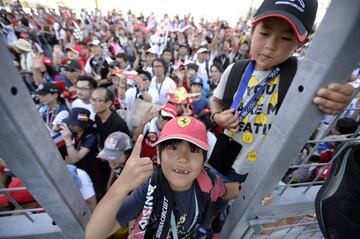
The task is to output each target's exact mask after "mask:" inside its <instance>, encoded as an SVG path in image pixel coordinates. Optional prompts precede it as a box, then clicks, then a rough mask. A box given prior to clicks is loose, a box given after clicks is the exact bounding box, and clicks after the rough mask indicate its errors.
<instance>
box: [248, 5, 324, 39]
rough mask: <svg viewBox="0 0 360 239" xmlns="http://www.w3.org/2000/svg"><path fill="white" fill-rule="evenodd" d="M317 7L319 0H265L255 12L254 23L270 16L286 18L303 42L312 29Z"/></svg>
mask: <svg viewBox="0 0 360 239" xmlns="http://www.w3.org/2000/svg"><path fill="white" fill-rule="evenodd" d="M317 8H318V3H317V0H296V1H293V0H265V1H264V2H263V3H262V4H261V6H260V7H259V9H258V10H257V12H256V13H255V15H254V18H253V20H252V24H255V23H257V22H259V21H261V20H263V19H265V18H269V17H279V18H282V19H285V20H286V21H288V22H289V24H290V25H291V27H292V29H293V30H294V32H295V35H296V37H297V39H298V40H299V41H300V42H303V41H304V40H305V39H306V37H307V36H308V35H309V33H310V32H311V31H312V28H313V26H314V22H315V18H316V11H317Z"/></svg>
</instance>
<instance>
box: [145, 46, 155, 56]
mask: <svg viewBox="0 0 360 239" xmlns="http://www.w3.org/2000/svg"><path fill="white" fill-rule="evenodd" d="M148 53H151V54H153V55H156V49H155V47H154V46H152V47H150V48H149V49H147V50H146V54H148Z"/></svg>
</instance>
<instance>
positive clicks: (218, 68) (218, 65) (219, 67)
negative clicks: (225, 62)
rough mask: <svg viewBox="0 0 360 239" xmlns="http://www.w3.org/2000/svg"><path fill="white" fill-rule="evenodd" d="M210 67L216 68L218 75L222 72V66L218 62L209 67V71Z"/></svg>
mask: <svg viewBox="0 0 360 239" xmlns="http://www.w3.org/2000/svg"><path fill="white" fill-rule="evenodd" d="M212 67H216V69H217V70H218V71H219V72H220V73H223V72H224V68H223V67H222V65H221V64H220V63H219V62H214V63H213V64H212V65H211V67H210V69H211V68H212Z"/></svg>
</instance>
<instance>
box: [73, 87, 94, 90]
mask: <svg viewBox="0 0 360 239" xmlns="http://www.w3.org/2000/svg"><path fill="white" fill-rule="evenodd" d="M75 88H76V89H77V90H83V91H86V90H91V89H90V88H87V87H79V86H75Z"/></svg>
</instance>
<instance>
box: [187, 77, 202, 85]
mask: <svg viewBox="0 0 360 239" xmlns="http://www.w3.org/2000/svg"><path fill="white" fill-rule="evenodd" d="M194 84H198V85H201V86H203V80H202V79H201V78H200V77H199V76H194V77H193V78H191V80H190V86H191V85H194Z"/></svg>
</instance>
